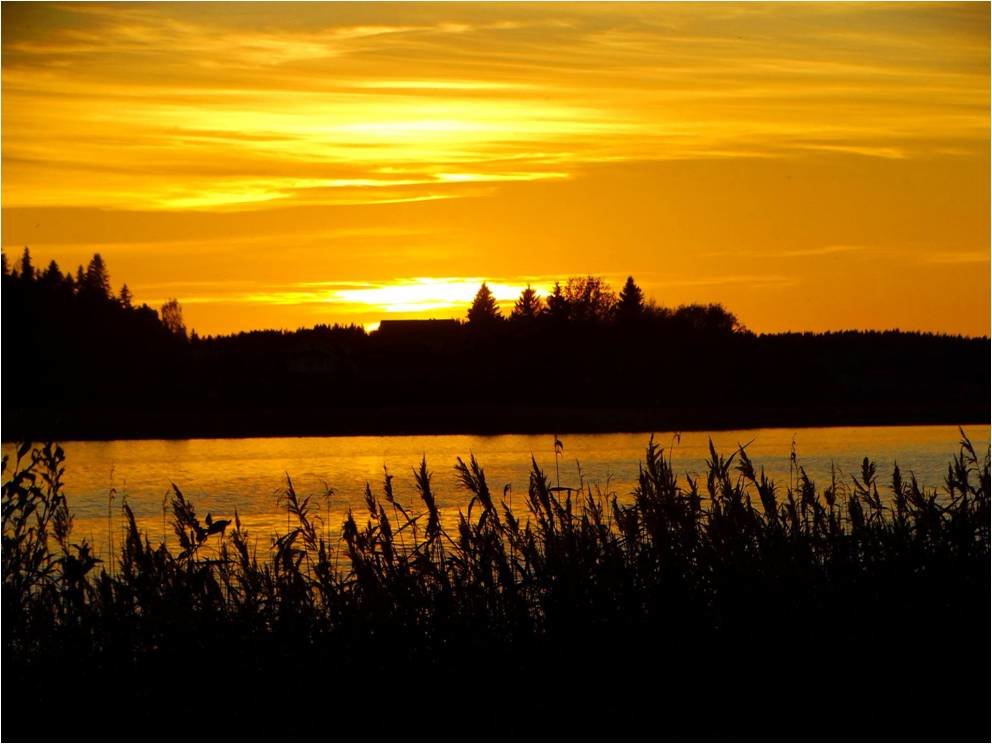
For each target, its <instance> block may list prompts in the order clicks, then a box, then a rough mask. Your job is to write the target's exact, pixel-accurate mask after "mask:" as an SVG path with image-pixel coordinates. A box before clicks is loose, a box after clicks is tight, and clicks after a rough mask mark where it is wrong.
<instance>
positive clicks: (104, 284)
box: [85, 253, 113, 298]
mask: <svg viewBox="0 0 992 744" xmlns="http://www.w3.org/2000/svg"><path fill="white" fill-rule="evenodd" d="M85 287H86V291H87V293H90V294H92V295H93V296H95V297H101V298H109V297H112V296H113V291H112V290H111V289H110V274H109V273H108V272H107V265H106V264H105V263H104V262H103V256H101V255H100V254H99V253H94V254H93V258H91V259H90V263H89V266H87V267H86V280H85Z"/></svg>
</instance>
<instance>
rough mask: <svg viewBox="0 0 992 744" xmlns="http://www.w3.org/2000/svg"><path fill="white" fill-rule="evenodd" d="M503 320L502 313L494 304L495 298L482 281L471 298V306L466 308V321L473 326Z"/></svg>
mask: <svg viewBox="0 0 992 744" xmlns="http://www.w3.org/2000/svg"><path fill="white" fill-rule="evenodd" d="M501 320H503V315H502V314H501V313H500V311H499V306H498V305H497V304H496V298H495V297H493V293H492V291H491V290H490V289H489V287H487V286H486V283H485V282H483V283H482V286H481V287H479V291H478V292H476V294H475V299H474V300H472V307H470V308H469V309H468V322H469V323H470V324H472V325H474V326H483V325H489V324H492V323H495V322H498V321H501Z"/></svg>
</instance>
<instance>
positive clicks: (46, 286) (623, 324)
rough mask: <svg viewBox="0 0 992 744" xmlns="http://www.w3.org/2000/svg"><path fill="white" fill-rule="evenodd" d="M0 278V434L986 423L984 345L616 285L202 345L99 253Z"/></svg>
mask: <svg viewBox="0 0 992 744" xmlns="http://www.w3.org/2000/svg"><path fill="white" fill-rule="evenodd" d="M2 273H3V277H2V279H3V283H2V286H3V292H2V305H3V315H2V334H0V335H2V348H3V352H4V358H5V360H6V361H5V364H4V375H3V378H2V395H3V413H2V416H3V421H2V423H3V429H4V434H5V436H7V437H25V436H30V437H34V438H44V437H49V436H51V437H58V438H66V437H81V438H87V437H94V436H99V437H111V438H116V437H122V436H192V435H199V436H207V435H249V434H257V435H271V434H334V433H341V434H347V433H367V434H371V433H386V432H405V433H413V432H446V431H461V432H471V431H492V432H496V431H555V430H558V431H568V430H571V431H582V430H585V431H593V430H613V431H618V430H625V431H650V430H670V429H689V428H712V427H723V428H744V427H747V426H769V425H788V426H793V425H796V426H800V425H826V424H851V423H859V424H881V423H936V422H950V423H968V422H977V421H983V420H986V418H987V413H988V406H989V356H990V355H989V350H990V347H989V340H988V339H987V338H963V337H954V336H944V335H935V334H926V333H905V332H899V331H884V332H882V331H867V332H866V331H843V332H835V333H824V334H813V333H786V334H755V333H752V332H750V331H748V330H747V329H746V328H744V326H743V325H742V324H741V323H740V322H739V321H738V320H737V318H736V317H735V316H734V315H733V313H731V312H729V311H727V310H726V309H724V308H723V307H722V306H720V305H686V306H682V307H679V308H675V309H670V308H666V307H662V306H659V305H658V304H657V303H655V302H653V301H651V300H650V299H647V298H645V296H644V293H643V291H642V290H641V289H640V288H639V287H638V286H637V283H636V282H635V280H634V279H633V278H632V277H630V278H628V279H627V281H626V282H625V284H624V286H623V287H622V288H621V290H620V291H619V292H614V291H613V290H612V289H611V288H610V286H609V285H608V284H607V283H606V281H605V280H603V279H602V278H599V277H591V276H586V277H572V278H570V279H568V280H566V281H564V282H559V283H557V284H556V285H555V287H554V289H553V290H552V291H551V292H549V293H548V295H547V296H546V297H540V296H539V295H538V293H537V292H536V291H535V290H534V289H533V288H531V287H527V288H525V289H524V290H523V291H522V292H521V295H520V297H519V298H518V299H517V301H516V302H515V304H514V305H513V307H512V308H511V309H509V311H508V312H507V313H506V314H505V315H504V313H503V312H501V310H500V308H499V305H498V304H497V302H496V301H495V298H494V297H493V296H492V292H491V290H490V289H489V287H488V285H486V284H483V285H482V286H481V287H480V288H479V291H478V293H477V294H476V296H475V298H474V300H473V301H472V303H471V305H470V307H469V308H468V310H467V313H466V316H465V319H464V322H460V323H456V322H452V321H447V322H445V323H439V324H437V328H433V326H432V324H428V325H429V326H431V332H430V333H421V332H420V331H418V328H421V329H422V326H417V325H416V324H413V325H412V326H409V327H407V326H406V325H405V324H399V325H400V327H399V330H398V332H395V333H383V332H379V333H371V334H369V333H366V332H365V330H364V329H363V328H361V327H360V326H337V325H335V326H327V325H317V326H314V327H312V328H305V329H299V330H296V331H276V330H269V331H249V332H242V333H236V334H231V335H225V336H198V335H197V334H196V333H195V331H190V332H187V329H186V325H185V323H184V321H183V318H182V308H181V306H180V305H179V302H178V301H177V300H170V301H169V302H168V303H166V304H165V305H164V306H163V307H162V308H160V309H159V310H158V311H156V310H155V309H153V308H151V307H149V306H148V305H147V304H140V305H139V304H138V303H136V302H135V300H134V298H133V296H132V294H131V292H130V291H129V290H128V288H127V285H126V284H125V285H122V286H121V289H120V290H119V291H118V292H117V294H116V295H115V294H114V293H113V291H112V289H111V284H110V274H109V271H108V268H107V265H106V263H105V261H104V260H103V259H102V258H101V257H100V255H99V254H97V255H94V256H93V258H92V260H91V261H90V262H89V264H88V265H86V266H80V267H79V268H78V269H77V270H76V271H75V273H74V274H73V273H71V272H69V273H63V272H62V271H61V270H60V269H59V267H58V266H57V264H55V263H54V262H51V263H49V264H48V266H47V267H46V268H45V269H44V270H40V271H39V270H38V269H37V268H36V267H35V266H34V265H33V263H32V258H31V256H30V253H29V252H28V251H25V253H24V255H23V256H21V258H20V260H19V261H18V262H17V263H16V264H15V265H14V266H9V265H8V263H7V260H6V258H4V259H3V272H2ZM784 310H785V309H784ZM384 327H385V326H384ZM434 331H437V332H434Z"/></svg>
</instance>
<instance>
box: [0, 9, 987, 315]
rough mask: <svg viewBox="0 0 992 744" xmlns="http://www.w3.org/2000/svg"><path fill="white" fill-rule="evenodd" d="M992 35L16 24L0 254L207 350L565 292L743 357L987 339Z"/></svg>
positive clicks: (134, 20)
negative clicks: (620, 301)
mask: <svg viewBox="0 0 992 744" xmlns="http://www.w3.org/2000/svg"><path fill="white" fill-rule="evenodd" d="M988 26H989V6H988V4H985V3H970V4H960V5H956V4H937V5H927V4H915V3H914V4H900V3H882V4H877V5H876V4H858V3H853V4H849V3H841V4H829V3H827V4H809V3H803V4H800V5H790V4H761V3H745V4H733V3H730V4H716V5H712V4H698V5H695V4H677V3H658V4H650V3H648V4H612V3H611V4H595V3H593V4H568V3H565V4H554V5H553V6H542V5H534V4H526V3H521V4H517V3H512V4H475V5H473V4H450V3H445V4H440V5H424V4H416V3H414V4H410V3H404V4H399V5H388V4H379V3H372V4H351V5H345V4H342V5H335V4H319V3H316V4H315V3H304V4H289V3H274V4H265V3H261V4H231V3H218V4H209V3H206V4H197V3H193V4H186V3H176V4H167V3H166V4H158V3H147V4H146V3H142V4H118V3H114V4H108V5H101V4H82V3H80V4H76V3H67V4H47V3H9V4H5V5H4V7H3V60H4V61H3V81H2V82H3V118H4V127H3V175H4V178H3V247H4V250H5V251H6V252H7V253H8V254H10V255H17V254H18V253H19V252H20V251H21V250H22V249H23V247H24V246H25V245H27V246H30V248H31V250H32V252H33V253H34V254H35V255H36V256H41V257H44V259H45V260H46V261H47V260H48V259H49V258H55V259H56V260H58V261H59V263H60V264H61V265H67V266H70V267H74V266H75V265H76V264H79V263H83V264H85V262H86V261H87V260H88V259H89V256H90V255H91V254H92V253H93V252H95V251H99V252H101V253H102V255H103V256H104V258H106V259H107V261H108V263H109V264H110V266H111V267H112V268H113V270H114V275H113V276H112V280H113V282H114V284H115V286H119V284H120V283H121V282H122V281H124V280H126V281H127V282H128V285H129V287H130V289H131V291H132V292H133V293H134V295H135V298H136V299H137V300H139V301H142V302H148V303H149V304H151V305H153V306H156V307H157V306H158V305H160V304H161V303H162V302H164V301H165V299H167V298H168V297H173V296H175V297H178V298H179V299H180V300H181V301H182V303H183V306H184V308H185V311H186V317H187V322H188V324H189V325H190V326H191V327H193V328H195V329H196V330H197V331H199V332H200V333H201V334H203V333H229V332H232V331H238V330H246V329H251V328H262V327H281V328H287V329H295V328H297V327H301V326H309V325H313V324H315V323H335V322H337V323H352V322H354V323H359V324H370V323H374V322H377V321H379V320H381V319H383V318H386V317H460V316H461V315H462V314H463V312H464V310H463V307H464V305H465V304H466V303H467V302H469V301H470V300H471V298H472V295H473V294H474V290H475V288H477V287H478V280H479V279H480V278H482V279H488V280H489V281H490V282H492V283H496V284H499V285H501V286H504V287H506V288H507V290H506V291H505V292H504V293H503V294H502V295H501V296H500V295H498V298H499V299H500V300H501V301H504V302H510V301H512V299H513V298H514V297H515V295H516V294H518V293H519V289H520V288H522V287H523V286H525V285H526V284H527V283H528V282H530V283H532V284H533V285H534V286H535V287H538V288H539V290H540V292H541V293H542V294H543V293H545V292H546V291H547V290H549V289H550V285H551V284H552V283H553V280H554V278H557V277H561V276H568V275H570V274H576V273H582V274H588V273H591V274H595V275H602V276H605V277H607V278H608V279H610V280H611V281H613V282H614V283H622V281H623V278H624V277H625V276H626V275H627V274H629V273H632V274H634V276H635V277H637V278H638V279H639V280H640V283H641V285H642V286H643V288H644V289H645V291H646V293H647V294H648V295H649V296H652V297H655V298H656V299H657V300H658V301H659V302H664V303H666V304H671V305H677V304H680V303H685V302H722V303H723V304H725V305H727V306H728V307H731V308H733V310H734V311H735V312H736V313H737V314H738V316H739V317H740V318H741V319H742V320H743V322H744V323H745V324H746V325H747V326H748V327H749V328H751V329H753V330H755V331H758V332H775V331H783V330H830V329H840V328H862V329H864V328H877V329H883V328H896V327H898V328H902V329H908V330H928V331H937V332H946V333H967V334H988V333H989V302H988V298H989V240H990V236H989V199H990V192H989V142H988V131H989V105H990V101H989V38H988V33H987V31H988ZM893 266H898V267H899V268H898V271H893V270H892V268H893ZM852 276H857V282H852V281H851V278H852ZM866 286H870V287H871V291H869V292H865V291H864V288H865V287H866ZM948 286H954V287H955V291H954V292H953V293H948V292H946V291H945V288H946V287H948ZM439 287H444V288H445V289H444V290H442V291H439V289H438V288H439ZM393 288H395V289H393ZM907 294H911V295H912V296H913V297H914V298H916V300H915V301H914V302H911V303H910V302H906V301H905V297H906V296H907ZM783 308H788V312H787V313H783V312H782V310H783Z"/></svg>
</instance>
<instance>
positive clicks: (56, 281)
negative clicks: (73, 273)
mask: <svg viewBox="0 0 992 744" xmlns="http://www.w3.org/2000/svg"><path fill="white" fill-rule="evenodd" d="M41 280H42V281H43V282H44V283H45V284H47V285H48V286H49V287H58V286H59V285H60V284H62V272H61V271H59V265H58V264H57V263H55V259H54V258H53V259H52V260H51V261H50V262H49V264H48V268H46V269H45V271H44V273H43V274H42V275H41Z"/></svg>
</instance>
